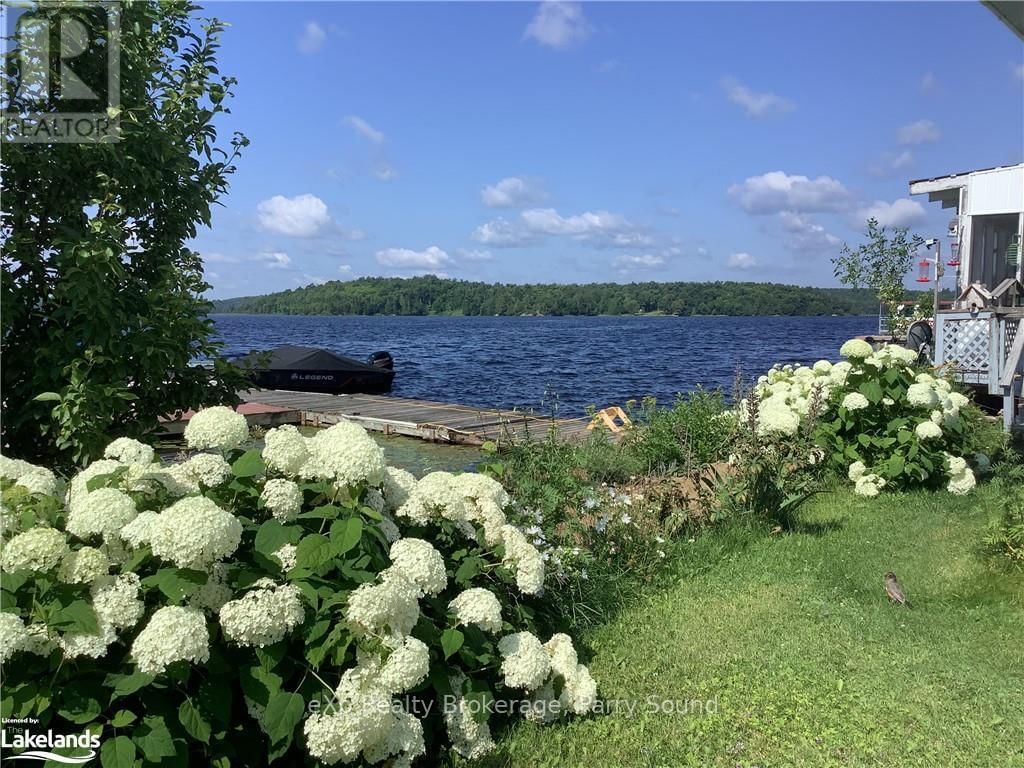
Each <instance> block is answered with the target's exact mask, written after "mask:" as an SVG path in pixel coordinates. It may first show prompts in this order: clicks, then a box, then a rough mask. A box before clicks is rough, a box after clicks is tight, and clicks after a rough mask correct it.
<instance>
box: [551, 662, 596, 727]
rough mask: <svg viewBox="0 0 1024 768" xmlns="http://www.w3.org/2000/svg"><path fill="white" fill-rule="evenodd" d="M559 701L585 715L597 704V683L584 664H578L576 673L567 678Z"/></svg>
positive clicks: (574, 711) (576, 712) (572, 710)
mask: <svg viewBox="0 0 1024 768" xmlns="http://www.w3.org/2000/svg"><path fill="white" fill-rule="evenodd" d="M559 701H560V702H561V703H562V705H563V706H564V707H565V708H567V709H568V710H569V711H571V712H573V713H575V714H577V715H585V714H587V713H588V712H591V711H593V709H594V707H595V706H596V705H597V683H596V682H595V681H594V678H593V677H592V676H591V675H590V670H589V669H587V668H586V667H585V666H584V665H583V664H577V665H576V671H575V673H573V674H572V675H570V676H569V677H567V678H566V679H565V687H564V688H563V689H562V694H561V696H559Z"/></svg>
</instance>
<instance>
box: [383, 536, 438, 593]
mask: <svg viewBox="0 0 1024 768" xmlns="http://www.w3.org/2000/svg"><path fill="white" fill-rule="evenodd" d="M389 554H390V557H391V562H392V563H393V565H392V568H394V569H396V570H397V571H398V572H399V573H401V575H402V576H404V577H405V578H406V579H408V580H409V581H411V582H412V583H413V584H415V585H416V586H417V587H418V588H419V590H420V591H421V592H422V593H423V594H425V595H436V594H438V593H439V592H441V591H442V590H443V589H444V588H445V587H446V586H448V574H447V573H445V568H444V558H443V557H441V553H440V552H438V551H437V550H436V549H434V546H433V545H432V544H431V543H430V542H429V541H424V540H423V539H399V540H398V541H396V542H395V543H394V544H392V545H391V551H390V553H389Z"/></svg>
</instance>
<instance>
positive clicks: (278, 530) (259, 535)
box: [253, 520, 302, 557]
mask: <svg viewBox="0 0 1024 768" xmlns="http://www.w3.org/2000/svg"><path fill="white" fill-rule="evenodd" d="M301 535H302V530H301V529H300V528H298V527H297V526H285V525H283V524H282V523H281V522H280V521H279V520H267V521H266V522H265V523H263V524H262V525H261V526H260V527H259V528H258V529H257V531H256V540H255V542H254V544H253V546H254V547H255V549H256V551H257V552H259V553H260V554H263V555H266V556H267V557H270V556H272V555H273V554H274V553H275V552H277V550H279V549H280V548H281V547H283V546H284V545H285V544H293V543H295V541H297V540H298V537H299V536H301Z"/></svg>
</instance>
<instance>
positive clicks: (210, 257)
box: [201, 253, 242, 264]
mask: <svg viewBox="0 0 1024 768" xmlns="http://www.w3.org/2000/svg"><path fill="white" fill-rule="evenodd" d="M201 256H202V258H203V261H204V262H207V263H210V264H238V263H240V262H241V261H242V260H241V259H240V258H238V257H237V256H225V255H224V254H223V253H204V254H201Z"/></svg>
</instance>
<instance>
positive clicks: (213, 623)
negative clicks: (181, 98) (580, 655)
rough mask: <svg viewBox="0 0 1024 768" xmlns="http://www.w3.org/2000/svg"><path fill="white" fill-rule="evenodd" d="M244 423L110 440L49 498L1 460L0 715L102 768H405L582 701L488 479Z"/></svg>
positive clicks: (339, 431) (339, 435)
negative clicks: (413, 467) (167, 447)
mask: <svg viewBox="0 0 1024 768" xmlns="http://www.w3.org/2000/svg"><path fill="white" fill-rule="evenodd" d="M244 423H245V422H244V419H243V418H242V417H241V416H238V415H237V414H235V413H234V412H233V411H231V410H230V409H226V408H225V409H220V408H211V409H208V410H206V411H201V412H200V413H198V414H196V416H195V417H194V419H193V422H192V423H191V425H190V428H189V429H188V430H187V431H186V440H187V441H188V442H189V444H190V447H192V448H198V447H201V448H202V449H204V450H208V451H211V452H209V453H197V454H195V455H193V456H192V457H191V458H189V459H188V460H187V461H185V462H182V463H179V464H175V465H171V466H168V465H165V464H163V463H161V461H160V460H159V459H158V458H156V457H155V456H154V454H153V452H152V450H150V449H148V448H147V447H146V446H143V445H142V444H139V443H135V442H134V441H131V440H125V439H121V440H117V441H115V442H114V443H111V445H110V446H109V447H108V449H107V451H106V454H105V455H106V456H107V457H108V458H105V459H103V460H100V461H97V462H95V463H94V464H93V465H91V466H90V467H88V468H87V469H85V470H83V471H82V472H80V473H79V474H78V475H76V476H75V477H74V478H72V479H71V481H70V482H69V483H68V484H67V487H66V488H65V487H64V484H63V483H61V481H60V480H59V479H58V478H57V477H56V476H54V475H53V474H52V473H50V472H49V471H48V470H46V469H42V468H39V467H34V466H32V465H29V464H26V463H24V462H19V461H15V460H10V459H6V458H3V459H0V489H2V493H3V509H2V515H0V533H2V536H3V555H2V559H0V567H2V569H3V603H2V612H0V661H2V662H3V663H4V669H3V675H4V698H3V710H2V714H3V716H5V717H35V718H39V719H40V720H41V721H42V723H43V725H44V727H48V728H53V729H54V731H55V732H62V731H61V729H75V730H76V731H77V730H81V729H82V728H87V729H88V730H90V731H91V732H93V733H98V734H100V736H101V738H102V740H103V741H104V744H103V747H102V749H101V761H102V764H103V765H104V766H130V765H135V764H136V762H137V761H138V760H141V761H142V762H143V763H145V764H150V763H158V762H160V761H162V760H165V759H170V758H176V759H177V760H178V761H179V762H178V764H189V765H210V766H218V767H220V768H223V767H226V766H255V765H263V764H267V763H274V762H276V763H278V764H283V765H298V764H307V763H315V762H321V763H325V764H329V765H333V764H336V763H355V762H356V761H361V763H362V764H374V763H381V762H383V761H386V760H387V761H390V762H389V765H391V766H408V765H410V764H411V763H412V762H413V761H414V760H415V759H416V758H417V757H418V756H420V755H423V754H424V753H425V752H426V750H427V748H428V745H429V746H430V748H431V749H433V750H435V751H436V750H437V749H438V748H440V747H442V746H443V745H444V743H446V742H447V743H448V744H450V745H451V748H452V749H454V750H455V751H457V752H459V753H461V754H462V755H465V756H467V757H479V756H480V755H483V754H485V753H486V752H487V751H488V750H489V749H490V748H491V747H492V746H493V739H492V735H491V720H492V714H493V713H495V712H501V713H513V714H516V713H519V714H523V715H525V716H527V717H529V718H530V719H533V720H538V721H543V722H548V721H550V720H553V719H556V718H557V717H559V716H563V715H566V714H585V713H587V712H589V711H591V710H592V709H593V707H594V705H595V701H596V695H597V694H596V685H595V683H594V680H593V679H592V678H591V676H590V673H589V671H588V670H587V668H586V667H585V666H584V665H582V664H580V663H579V660H578V659H577V655H576V651H575V649H574V648H573V645H572V640H571V639H570V638H569V637H568V636H567V635H564V634H558V633H556V634H553V635H551V636H550V639H548V640H547V641H546V642H544V641H543V640H542V639H541V637H539V636H538V634H542V633H543V630H544V629H545V628H544V627H542V626H540V620H539V619H538V614H537V613H536V611H535V607H536V606H535V605H534V601H533V600H532V597H533V596H536V595H540V594H541V593H542V592H543V591H544V589H545V563H544V557H543V556H542V554H541V553H540V552H539V551H538V550H537V548H536V547H535V546H534V545H533V544H532V543H531V542H530V541H529V540H528V538H527V537H526V535H524V533H523V532H522V531H521V530H520V529H519V528H517V527H516V526H514V525H513V524H511V523H510V521H509V518H508V517H507V516H506V508H508V507H509V505H510V499H509V496H508V494H507V493H506V492H505V490H504V489H503V488H502V486H501V485H500V483H498V482H497V481H496V480H494V479H492V478H490V477H486V476H482V475H474V474H464V475H452V474H448V473H443V472H437V473H433V474H431V475H427V476H426V477H424V478H423V479H422V480H419V481H417V480H416V479H415V478H413V476H412V475H410V474H409V473H408V472H404V471H402V470H397V469H394V468H391V467H387V466H386V465H385V463H384V458H383V454H382V452H381V450H380V448H379V447H378V446H377V445H376V443H374V442H373V440H371V439H370V438H369V437H368V436H367V435H366V433H365V432H364V431H363V430H362V429H361V428H360V427H357V426H355V425H353V424H350V423H342V424H338V425H336V426H334V427H331V428H330V429H328V430H324V431H322V432H319V433H317V435H316V436H315V437H312V438H307V437H304V436H303V435H302V434H301V433H299V432H298V430H296V429H294V428H293V427H281V428H278V429H275V430H272V431H270V432H268V433H267V434H266V443H265V448H263V450H262V451H259V450H256V449H250V450H243V449H242V448H240V447H239V446H241V445H242V444H243V443H244V441H245V440H246V438H245V437H244V436H243V428H244ZM548 586H549V587H551V586H552V585H548ZM495 702H502V703H503V706H502V707H500V708H499V707H498V706H495Z"/></svg>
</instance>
